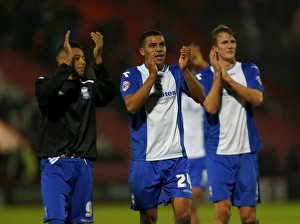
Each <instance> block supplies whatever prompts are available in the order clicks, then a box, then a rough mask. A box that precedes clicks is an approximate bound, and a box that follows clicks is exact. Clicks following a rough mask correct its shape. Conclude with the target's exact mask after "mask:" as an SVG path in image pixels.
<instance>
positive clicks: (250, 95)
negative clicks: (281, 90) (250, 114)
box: [222, 71, 263, 106]
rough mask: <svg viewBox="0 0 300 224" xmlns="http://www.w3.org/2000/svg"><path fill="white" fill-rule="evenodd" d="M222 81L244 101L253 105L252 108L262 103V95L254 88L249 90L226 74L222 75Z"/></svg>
mask: <svg viewBox="0 0 300 224" xmlns="http://www.w3.org/2000/svg"><path fill="white" fill-rule="evenodd" d="M222 79H223V80H224V81H225V82H226V83H227V84H228V85H230V86H231V87H232V88H233V89H234V90H235V91H236V92H237V94H239V95H240V96H241V97H243V98H244V99H245V100H246V101H248V102H249V103H251V104H253V105H254V106H260V105H261V104H262V102H263V93H262V91H260V90H258V89H254V88H249V87H246V86H244V85H241V84H240V83H238V82H236V81H235V80H233V79H232V78H231V77H230V76H229V75H228V73H227V71H226V72H225V73H224V74H223V73H222Z"/></svg>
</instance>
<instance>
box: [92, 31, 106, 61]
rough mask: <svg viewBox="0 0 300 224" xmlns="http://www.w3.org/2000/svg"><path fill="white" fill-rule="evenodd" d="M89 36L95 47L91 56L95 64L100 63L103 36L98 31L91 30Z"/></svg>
mask: <svg viewBox="0 0 300 224" xmlns="http://www.w3.org/2000/svg"><path fill="white" fill-rule="evenodd" d="M91 37H92V39H93V41H94V42H95V47H94V51H93V56H94V59H95V62H96V64H101V63H102V50H103V44H104V43H103V36H102V34H101V33H99V32H92V33H91Z"/></svg>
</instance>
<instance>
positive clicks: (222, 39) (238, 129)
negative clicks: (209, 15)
mask: <svg viewBox="0 0 300 224" xmlns="http://www.w3.org/2000/svg"><path fill="white" fill-rule="evenodd" d="M236 47H237V43H236V39H235V34H234V32H233V31H232V30H231V29H230V28H229V27H227V26H225V25H219V26H218V27H216V28H215V29H214V30H213V31H212V49H211V51H210V55H209V57H210V64H211V66H210V67H208V68H206V69H203V70H200V71H198V72H197V74H196V76H197V77H198V78H199V79H200V82H201V84H202V85H203V87H204V90H205V94H206V99H205V102H204V104H203V105H204V107H205V110H206V113H205V149H206V162H207V163H206V164H207V172H208V183H209V190H210V200H211V201H213V202H214V205H215V222H214V223H215V224H219V223H222V224H225V223H226V224H227V223H229V220H230V215H231V213H230V212H231V205H233V206H237V208H238V212H239V215H240V218H241V222H242V223H243V224H246V223H247V224H255V223H258V220H257V219H256V206H257V204H258V203H259V202H260V194H259V171H258V161H257V153H258V151H259V150H261V149H262V144H261V141H260V137H259V134H258V130H257V127H256V124H255V121H254V115H253V113H254V111H253V110H254V106H259V105H261V104H262V101H263V86H262V83H261V80H260V72H259V70H258V68H257V66H256V65H255V64H253V63H241V62H238V61H236V59H235V54H236Z"/></svg>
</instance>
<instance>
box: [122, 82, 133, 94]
mask: <svg viewBox="0 0 300 224" xmlns="http://www.w3.org/2000/svg"><path fill="white" fill-rule="evenodd" d="M130 85H131V83H130V82H129V81H124V82H123V83H122V90H123V91H124V92H125V91H126V90H127V89H128V88H129V86H130Z"/></svg>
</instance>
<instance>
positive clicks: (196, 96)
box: [178, 46, 205, 103]
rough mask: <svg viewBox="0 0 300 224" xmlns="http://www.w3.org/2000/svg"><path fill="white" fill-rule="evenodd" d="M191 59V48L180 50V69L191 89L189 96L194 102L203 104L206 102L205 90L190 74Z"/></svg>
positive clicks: (184, 47) (186, 47)
mask: <svg viewBox="0 0 300 224" xmlns="http://www.w3.org/2000/svg"><path fill="white" fill-rule="evenodd" d="M190 59H191V48H190V47H188V46H183V47H182V48H181V49H180V57H179V61H178V63H179V67H180V69H181V71H182V74H183V76H184V79H185V82H186V84H187V86H188V89H189V93H188V94H189V95H190V96H191V97H192V98H193V100H194V101H195V102H197V103H203V102H204V100H205V95H204V88H203V86H202V85H201V84H200V83H199V82H198V80H197V79H196V77H195V76H194V75H193V74H192V73H191V72H190V70H189V69H188V64H189V62H190Z"/></svg>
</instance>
